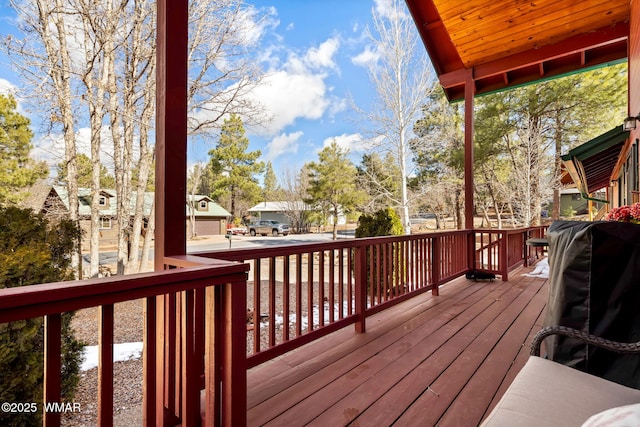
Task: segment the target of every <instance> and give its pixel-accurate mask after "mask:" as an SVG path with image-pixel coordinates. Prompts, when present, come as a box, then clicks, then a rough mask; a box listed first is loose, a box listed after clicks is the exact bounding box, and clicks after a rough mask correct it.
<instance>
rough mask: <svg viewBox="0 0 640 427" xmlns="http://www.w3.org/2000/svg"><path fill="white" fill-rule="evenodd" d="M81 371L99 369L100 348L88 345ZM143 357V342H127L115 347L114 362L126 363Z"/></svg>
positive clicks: (85, 349)
mask: <svg viewBox="0 0 640 427" xmlns="http://www.w3.org/2000/svg"><path fill="white" fill-rule="evenodd" d="M82 356H83V357H82V365H80V370H81V371H88V370H90V369H93V368H97V367H98V346H97V345H88V346H85V348H84V353H83V355H82ZM141 356H142V342H127V343H122V344H114V345H113V361H114V362H124V361H127V360H134V359H139V358H140V357H141Z"/></svg>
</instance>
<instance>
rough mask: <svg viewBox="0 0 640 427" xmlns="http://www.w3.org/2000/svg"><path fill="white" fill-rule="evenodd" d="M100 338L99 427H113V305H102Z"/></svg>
mask: <svg viewBox="0 0 640 427" xmlns="http://www.w3.org/2000/svg"><path fill="white" fill-rule="evenodd" d="M99 310H100V321H99V337H98V348H99V352H100V355H99V358H98V425H100V426H105V427H108V426H112V425H113V304H107V305H101V306H100V308H99Z"/></svg>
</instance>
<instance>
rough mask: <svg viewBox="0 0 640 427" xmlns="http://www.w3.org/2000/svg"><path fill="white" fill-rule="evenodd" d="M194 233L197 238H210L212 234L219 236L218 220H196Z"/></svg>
mask: <svg viewBox="0 0 640 427" xmlns="http://www.w3.org/2000/svg"><path fill="white" fill-rule="evenodd" d="M196 233H197V234H198V236H210V235H212V234H220V220H218V219H199V220H196Z"/></svg>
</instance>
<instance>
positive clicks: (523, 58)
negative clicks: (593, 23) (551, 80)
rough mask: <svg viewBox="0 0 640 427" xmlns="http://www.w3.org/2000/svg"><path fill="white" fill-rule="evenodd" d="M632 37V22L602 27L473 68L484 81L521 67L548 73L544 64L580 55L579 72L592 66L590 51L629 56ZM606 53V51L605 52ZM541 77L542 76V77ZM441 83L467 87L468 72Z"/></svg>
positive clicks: (447, 75) (446, 75) (454, 74)
mask: <svg viewBox="0 0 640 427" xmlns="http://www.w3.org/2000/svg"><path fill="white" fill-rule="evenodd" d="M628 36H629V23H628V22H623V23H619V24H617V25H615V26H611V27H606V28H602V29H600V30H598V31H594V32H592V33H587V34H581V35H579V36H575V37H572V38H569V39H567V40H564V41H562V42H559V43H555V44H553V45H548V46H544V47H541V48H538V49H531V50H528V51H526V52H521V53H517V54H514V55H510V56H508V57H505V58H501V59H497V60H494V61H490V62H487V63H484V64H479V65H477V66H475V67H473V70H474V73H473V75H474V79H475V80H482V79H486V78H488V77H492V76H495V75H498V74H504V73H505V72H509V71H513V70H517V69H519V68H525V67H529V66H531V65H538V64H540V69H541V70H544V69H545V68H546V67H545V66H544V65H542V64H544V63H546V62H548V61H552V60H554V59H558V58H562V57H565V56H569V55H574V54H576V53H579V54H580V56H581V58H582V60H581V63H580V64H576V66H575V69H579V68H580V67H585V66H589V65H590V64H589V63H588V62H589V61H587V59H586V58H587V56H588V53H589V51H590V50H594V49H598V48H601V49H602V48H606V47H607V46H609V45H610V46H612V47H611V49H614V50H615V52H614V54H613V55H610V56H611V59H609V60H612V59H614V58H618V59H619V57H620V55H624V56H622V57H626V47H625V45H624V44H622V43H621V42H624V41H626V40H627V39H628ZM605 50H606V49H605ZM591 62H595V64H593V65H597V63H601V62H602V61H598V60H597V58H592V59H591ZM539 77H540V76H538V78H539ZM439 79H440V84H441V85H442V86H443V87H444V88H445V89H447V88H453V87H456V86H464V84H465V79H466V73H465V69H464V67H460V68H458V69H456V70H453V71H451V72H448V73H444V74H440V76H439Z"/></svg>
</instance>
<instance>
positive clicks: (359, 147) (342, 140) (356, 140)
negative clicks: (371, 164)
mask: <svg viewBox="0 0 640 427" xmlns="http://www.w3.org/2000/svg"><path fill="white" fill-rule="evenodd" d="M333 141H335V142H336V144H338V147H340V148H343V149H347V150H349V152H350V153H354V152H359V151H366V150H369V149H370V148H371V144H370V142H369V141H367V140H365V139H364V138H363V137H362V135H360V134H359V133H352V134H345V133H343V134H342V135H337V136H332V137H330V138H326V139H325V140H324V141H323V143H322V147H323V148H325V147H328V146H329V145H330V144H331V143H332V142H333Z"/></svg>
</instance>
